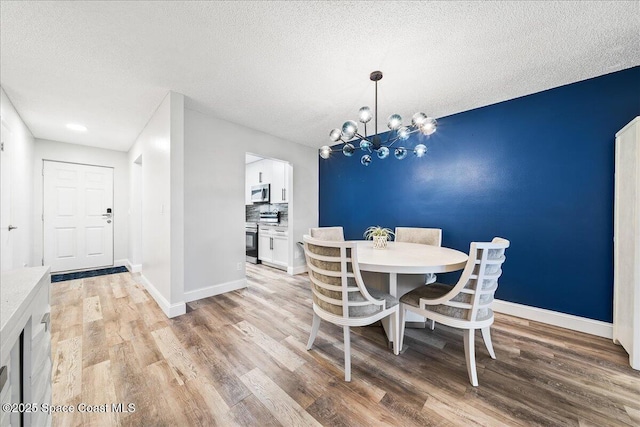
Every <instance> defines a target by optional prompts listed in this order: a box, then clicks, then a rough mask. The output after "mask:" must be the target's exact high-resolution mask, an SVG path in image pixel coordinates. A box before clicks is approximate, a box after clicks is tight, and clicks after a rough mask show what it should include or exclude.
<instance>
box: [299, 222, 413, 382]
mask: <svg viewBox="0 0 640 427" xmlns="http://www.w3.org/2000/svg"><path fill="white" fill-rule="evenodd" d="M303 240H304V253H305V257H306V260H307V269H308V273H309V280H310V282H311V290H312V292H313V295H312V296H313V322H312V325H311V334H310V336H309V341H308V343H307V350H310V349H311V347H312V346H313V342H314V341H315V339H316V335H317V334H318V329H319V328H320V320H321V319H322V320H326V321H327V322H330V323H333V324H335V325H339V326H342V329H343V334H344V380H345V381H351V336H350V329H349V328H350V327H351V326H366V325H370V324H372V323H374V322H377V321H378V320H380V319H383V318H385V317H387V316H390V317H391V329H392V336H393V352H394V353H395V354H396V355H397V354H399V352H400V348H401V347H400V345H399V342H398V341H399V327H400V318H399V303H398V300H397V299H396V298H395V297H393V296H391V295H389V294H386V293H384V292H380V291H377V290H375V289H370V288H367V287H366V286H365V284H364V281H363V280H362V276H361V274H360V268H359V267H358V255H357V242H354V241H351V242H345V241H338V240H334V241H331V240H321V239H316V238H313V237H311V236H308V235H305V236H304V238H303Z"/></svg>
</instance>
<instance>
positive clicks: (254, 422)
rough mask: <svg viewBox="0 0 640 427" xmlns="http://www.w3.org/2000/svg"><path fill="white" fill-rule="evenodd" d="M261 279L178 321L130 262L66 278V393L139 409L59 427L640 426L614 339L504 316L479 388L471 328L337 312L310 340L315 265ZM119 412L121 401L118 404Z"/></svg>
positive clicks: (60, 400)
mask: <svg viewBox="0 0 640 427" xmlns="http://www.w3.org/2000/svg"><path fill="white" fill-rule="evenodd" d="M247 277H248V284H249V286H248V288H246V289H243V290H240V291H235V292H231V293H228V294H225V295H220V296H216V297H211V298H207V299H204V300H200V301H197V302H195V303H190V304H188V312H187V314H186V315H184V316H180V317H178V318H175V319H167V318H166V317H165V315H164V314H163V313H162V311H161V310H160V309H159V308H158V306H157V305H156V304H155V302H154V300H153V299H152V298H151V296H150V295H149V294H148V293H147V291H146V290H144V288H143V286H142V285H140V284H139V283H138V280H137V278H136V277H135V276H133V275H131V274H129V273H123V274H116V275H109V276H102V277H96V278H91V279H83V280H74V281H69V282H61V283H55V284H53V285H52V287H53V291H52V306H51V312H52V357H53V403H54V404H56V405H62V404H71V405H78V404H80V403H85V404H89V405H101V404H109V405H110V404H112V403H124V404H125V406H126V404H128V403H134V404H135V409H136V410H135V412H128V413H127V412H120V413H117V412H111V411H107V412H105V413H87V412H85V413H79V412H74V413H67V414H63V413H54V415H53V424H54V426H78V425H85V426H89V425H91V426H112V425H113V426H115V425H133V426H190V425H193V426H198V425H202V426H210V425H223V426H227V425H229V426H231V425H241V426H275V425H283V426H294V425H295V426H300V425H302V426H306V425H326V426H378V425H396V426H412V425H416V426H474V425H486V426H532V425H544V426H564V425H569V426H585V427H586V426H617V425H620V426H639V425H640V373H638V372H636V371H634V370H632V369H631V368H630V367H629V365H628V363H627V362H628V359H627V356H626V353H625V352H624V351H623V350H622V349H621V348H620V347H618V346H616V345H614V344H613V343H612V342H611V341H610V340H608V339H604V338H597V337H592V336H589V335H585V334H581V333H577V332H571V331H567V330H563V329H560V328H556V327H550V326H546V325H542V324H540V323H535V322H529V321H526V320H521V319H518V318H514V317H510V316H504V315H496V323H495V324H494V326H493V328H492V331H493V332H492V335H493V343H494V348H495V351H496V355H497V360H492V359H491V358H490V357H489V355H488V353H487V351H486V349H485V348H484V347H483V345H482V342H481V340H480V338H479V337H478V339H477V345H476V349H477V354H476V357H477V363H478V377H479V381H480V386H479V387H477V388H474V387H472V386H471V385H470V384H469V381H468V377H467V372H466V367H465V362H464V350H463V347H462V335H461V334H460V332H459V331H456V330H453V329H449V328H447V327H444V326H442V325H437V326H436V329H435V331H430V330H428V329H427V330H425V329H421V330H419V329H413V330H408V332H407V338H406V339H405V344H406V345H407V348H406V349H405V351H404V352H403V354H401V355H400V356H394V355H393V353H392V352H391V351H390V350H388V349H387V347H386V342H385V339H384V335H383V332H382V330H381V328H380V327H375V326H374V327H365V328H353V329H352V330H353V332H352V334H351V338H352V350H351V351H352V377H353V381H352V382H351V383H345V382H344V381H343V378H344V373H343V361H344V360H343V347H342V342H341V341H342V331H341V329H339V328H338V327H336V326H333V325H330V324H328V323H324V322H323V323H322V324H321V326H320V333H319V335H318V338H317V339H316V342H315V345H314V348H313V349H312V350H311V351H307V350H306V349H305V345H306V342H307V339H308V336H309V330H310V325H311V317H312V312H311V295H310V290H309V286H308V282H307V280H308V279H307V277H306V275H298V276H294V277H292V276H288V275H286V274H284V273H283V272H280V271H278V270H275V269H271V268H269V267H262V266H254V265H250V264H249V265H248V266H247ZM109 409H110V407H109Z"/></svg>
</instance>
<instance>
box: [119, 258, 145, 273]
mask: <svg viewBox="0 0 640 427" xmlns="http://www.w3.org/2000/svg"><path fill="white" fill-rule="evenodd" d="M119 263H122V264H119ZM115 265H116V266H119V265H124V266H125V267H127V270H129V271H130V272H131V273H140V272H141V271H142V264H131V261H129V260H128V259H123V260H118V261H116V262H115Z"/></svg>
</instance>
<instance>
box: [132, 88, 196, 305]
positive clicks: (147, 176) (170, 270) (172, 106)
mask: <svg viewBox="0 0 640 427" xmlns="http://www.w3.org/2000/svg"><path fill="white" fill-rule="evenodd" d="M183 117H184V96H183V95H181V94H178V93H175V92H169V93H168V94H167V96H166V97H165V98H164V100H163V101H162V102H161V103H160V105H159V106H158V108H157V110H156V111H155V113H154V114H153V115H152V116H151V118H150V119H149V122H148V123H147V124H146V126H145V127H144V129H143V130H142V132H141V133H140V135H139V136H138V138H136V141H135V143H134V144H133V146H132V147H131V149H130V150H129V153H128V164H129V170H130V176H131V177H132V179H131V183H130V185H131V194H132V195H135V196H139V197H140V200H141V201H138V200H131V205H132V206H133V207H134V209H133V210H132V215H131V218H130V228H131V234H132V241H131V253H132V255H133V258H134V259H133V260H131V263H132V264H133V265H139V264H142V271H141V274H142V276H143V283H144V284H145V286H146V287H147V289H148V290H149V293H150V294H151V295H152V296H153V297H154V299H155V300H156V302H157V303H158V305H159V306H160V307H161V308H162V310H163V311H164V312H165V314H166V315H167V316H168V317H174V316H178V315H180V314H184V313H185V311H186V305H185V302H184V264H183V262H184V261H183V260H184V249H183V237H182V236H183V235H184V225H183V218H182V211H183V206H182V195H181V194H182V192H183V191H184V188H183V187H184V186H183V184H182V179H183V178H182V177H183V174H184V172H183V171H184V162H183V161H182V152H183V151H182V150H183V140H184V136H183V135H184V133H183V129H184V118H183ZM138 239H139V240H138Z"/></svg>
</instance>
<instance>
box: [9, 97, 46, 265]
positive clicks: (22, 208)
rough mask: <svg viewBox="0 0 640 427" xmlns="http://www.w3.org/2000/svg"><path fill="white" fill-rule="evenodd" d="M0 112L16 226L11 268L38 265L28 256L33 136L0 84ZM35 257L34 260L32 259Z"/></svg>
mask: <svg viewBox="0 0 640 427" xmlns="http://www.w3.org/2000/svg"><path fill="white" fill-rule="evenodd" d="M0 116H1V117H2V121H3V122H4V124H5V125H6V126H7V128H8V129H9V131H10V132H11V140H10V141H8V142H7V143H11V147H6V150H7V152H8V151H9V150H10V151H11V187H12V188H11V194H12V202H11V208H12V211H13V212H12V215H11V216H12V218H11V225H14V226H17V227H18V228H17V229H15V230H13V231H11V236H10V237H11V245H12V249H13V254H12V258H13V268H21V267H27V266H29V267H30V266H34V265H40V262H39V260H40V258H33V257H32V250H31V243H32V241H33V221H32V220H31V218H32V212H33V151H34V138H33V135H32V134H31V131H30V130H29V128H27V126H26V125H25V124H24V122H23V121H22V118H21V117H20V115H19V114H18V112H17V111H16V109H15V107H14V106H13V104H12V103H11V100H10V99H9V97H8V96H7V94H6V93H5V92H4V89H2V88H0ZM36 259H37V260H38V262H37V263H36V262H35V260H36Z"/></svg>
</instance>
